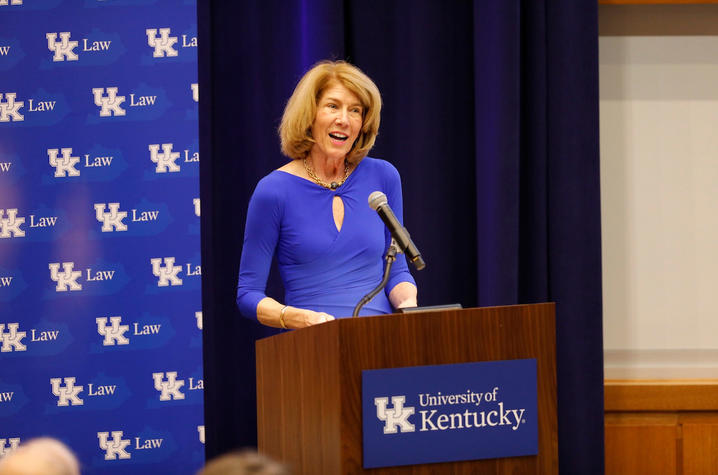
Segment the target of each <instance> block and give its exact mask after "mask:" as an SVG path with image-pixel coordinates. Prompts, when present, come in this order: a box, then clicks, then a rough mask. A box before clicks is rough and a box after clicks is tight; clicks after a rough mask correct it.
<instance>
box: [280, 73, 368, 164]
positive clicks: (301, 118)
mask: <svg viewBox="0 0 718 475" xmlns="http://www.w3.org/2000/svg"><path fill="white" fill-rule="evenodd" d="M333 83H339V84H341V85H342V86H344V87H346V88H347V89H348V90H349V91H351V92H352V93H353V94H354V95H356V96H357V98H358V99H359V102H361V105H362V128H361V130H360V131H359V136H358V137H357V139H356V141H355V142H354V144H352V148H351V150H350V152H349V154H348V155H347V160H349V161H350V162H355V161H359V160H360V159H362V158H364V157H365V156H366V155H367V153H369V150H371V148H372V147H373V146H374V141H375V140H376V136H377V134H378V133H379V122H380V119H381V95H380V94H379V88H377V87H376V84H374V81H372V80H371V79H370V78H369V76H367V75H366V74H364V73H363V72H362V71H361V70H360V69H359V68H357V67H356V66H354V65H352V64H349V63H347V62H345V61H321V62H319V63H317V64H315V65H314V66H313V67H312V68H311V69H310V70H309V71H307V72H306V73H305V74H304V76H303V77H302V79H301V80H300V81H299V83H298V84H297V87H296V88H294V92H293V93H292V96H291V97H290V98H289V101H287V106H286V107H285V108H284V115H283V116H282V123H281V124H280V125H279V138H280V139H281V142H282V153H283V154H284V155H286V156H287V157H289V158H293V159H300V158H305V157H306V156H307V155H308V154H309V151H310V150H311V149H312V146H314V144H315V143H316V141H315V140H314V138H313V137H312V124H313V123H314V118H315V116H316V114H317V103H318V102H319V99H320V98H321V96H322V93H323V92H324V91H325V90H326V89H327V87H329V86H330V85H332V84H333Z"/></svg>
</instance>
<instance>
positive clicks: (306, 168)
mask: <svg viewBox="0 0 718 475" xmlns="http://www.w3.org/2000/svg"><path fill="white" fill-rule="evenodd" d="M380 113H381V96H380V95H379V90H378V89H377V87H376V85H375V84H374V83H373V82H372V80H371V79H369V77H367V76H366V75H365V74H364V73H363V72H361V71H360V70H359V69H358V68H357V67H355V66H352V65H350V64H348V63H346V62H343V61H337V62H329V61H325V62H321V63H318V64H317V65H315V66H314V67H313V68H312V69H310V70H309V71H308V72H307V73H306V74H305V75H304V77H303V78H302V79H301V80H300V81H299V84H297V87H296V88H295V90H294V93H293V94H292V97H291V98H290V99H289V101H288V103H287V106H286V108H285V110H284V116H283V117H282V123H281V125H280V127H279V135H280V138H281V142H282V153H284V154H285V155H286V156H288V157H289V158H291V159H292V161H290V162H289V163H287V164H286V165H284V166H283V167H281V168H279V169H277V170H275V171H273V172H272V173H270V174H269V175H267V176H266V177H264V178H263V179H262V180H260V182H259V183H258V184H257V187H256V189H255V190H254V194H253V195H252V198H251V200H250V203H249V209H248V211H247V225H246V228H245V236H244V247H243V250H242V260H241V263H240V271H239V284H238V289H237V305H238V306H239V308H240V310H241V311H242V314H243V315H245V316H246V317H249V318H256V319H257V320H259V322H260V323H263V324H265V325H269V326H272V327H280V328H303V327H306V326H309V325H314V324H317V323H323V322H326V321H328V320H333V319H334V318H335V317H346V316H351V314H352V311H353V309H354V306H355V305H356V303H357V302H358V301H359V299H361V297H362V296H364V295H365V294H367V293H368V292H369V291H371V290H372V289H373V288H374V287H376V286H377V285H378V284H379V282H380V281H381V278H382V274H383V265H384V262H383V256H384V254H385V252H386V250H387V248H388V245H389V243H390V241H391V236H390V234H389V232H388V231H387V230H386V229H385V227H384V224H383V223H382V221H381V219H380V218H379V216H378V215H377V214H376V212H374V211H373V210H372V209H371V208H370V207H369V205H368V204H367V198H368V197H369V194H371V193H372V192H373V191H381V192H383V193H384V194H386V196H387V198H388V201H389V205H390V206H391V207H392V209H393V210H394V211H395V212H396V213H397V217H398V219H400V220H401V219H402V216H401V215H402V206H401V203H402V198H401V182H400V178H399V174H398V172H397V171H396V169H395V168H394V167H393V166H392V165H390V164H389V163H387V162H385V161H383V160H377V159H373V158H369V157H367V156H366V155H367V153H368V152H369V150H370V149H371V147H372V146H373V145H374V140H375V139H376V135H377V133H378V131H379V119H380ZM275 254H276V257H277V261H278V264H279V270H280V274H281V277H282V281H283V282H284V288H285V292H286V294H285V303H284V304H282V303H279V302H277V301H276V300H274V299H272V298H270V297H267V296H266V295H265V293H264V292H265V287H266V282H267V275H268V273H269V267H270V264H271V261H272V257H273V256H274V255H275ZM411 306H416V284H415V282H414V279H413V278H412V276H411V274H410V273H409V271H408V269H407V265H406V259H404V258H400V259H397V261H396V262H395V263H394V266H393V268H392V273H391V277H390V279H389V283H388V284H387V286H386V289H385V292H384V293H380V294H378V295H377V296H375V297H374V298H373V299H372V301H370V302H369V303H368V304H366V305H365V306H364V307H363V309H362V314H363V315H376V314H381V313H391V312H392V311H393V308H400V307H411ZM392 307H393V308H392Z"/></svg>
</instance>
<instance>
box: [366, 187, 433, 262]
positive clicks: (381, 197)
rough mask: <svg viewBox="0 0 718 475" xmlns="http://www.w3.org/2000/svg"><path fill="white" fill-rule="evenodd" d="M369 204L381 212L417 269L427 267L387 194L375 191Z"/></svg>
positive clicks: (386, 223)
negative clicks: (392, 208) (397, 216)
mask: <svg viewBox="0 0 718 475" xmlns="http://www.w3.org/2000/svg"><path fill="white" fill-rule="evenodd" d="M369 206H370V207H371V209H373V210H374V211H376V212H377V213H379V217H380V218H381V220H382V221H384V224H385V225H386V227H387V228H389V231H390V232H391V237H393V238H394V240H395V241H396V243H397V244H398V245H399V248H400V249H401V250H402V251H403V252H404V253H406V255H407V257H408V258H409V260H410V261H411V262H412V263H414V266H415V267H416V270H421V269H423V268H424V267H426V264H425V263H424V260H423V259H422V258H421V253H420V252H419V250H418V249H417V248H416V246H415V245H414V243H413V242H412V241H411V237H409V231H407V230H406V228H405V227H404V226H402V225H401V223H400V222H399V220H398V219H396V216H395V215H394V212H393V211H392V210H391V207H390V206H389V203H388V202H387V200H386V195H385V194H384V193H382V192H381V191H375V192H373V193H372V194H371V195H369Z"/></svg>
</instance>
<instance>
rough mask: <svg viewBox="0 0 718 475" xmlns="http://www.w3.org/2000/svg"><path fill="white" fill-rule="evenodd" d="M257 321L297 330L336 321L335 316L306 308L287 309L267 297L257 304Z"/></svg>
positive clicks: (271, 325) (287, 307)
mask: <svg viewBox="0 0 718 475" xmlns="http://www.w3.org/2000/svg"><path fill="white" fill-rule="evenodd" d="M282 309H284V314H282ZM257 320H259V323H262V324H264V325H267V326H270V327H275V328H290V329H297V328H305V327H309V326H312V325H318V324H319V323H324V322H328V321H331V320H334V316H333V315H329V314H328V313H324V312H315V311H314V310H308V309H306V308H298V307H289V306H286V308H285V305H282V304H281V303H279V302H277V301H276V300H274V299H273V298H270V297H265V298H263V299H262V300H260V301H259V303H258V304H257Z"/></svg>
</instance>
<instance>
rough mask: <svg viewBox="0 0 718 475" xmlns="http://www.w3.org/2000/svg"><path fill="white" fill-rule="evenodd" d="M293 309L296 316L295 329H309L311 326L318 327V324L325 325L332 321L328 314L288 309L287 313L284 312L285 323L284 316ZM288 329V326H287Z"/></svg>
mask: <svg viewBox="0 0 718 475" xmlns="http://www.w3.org/2000/svg"><path fill="white" fill-rule="evenodd" d="M292 309H294V310H295V311H296V312H297V314H298V318H297V320H298V321H297V326H296V327H295V328H304V327H309V326H312V325H318V324H320V323H325V322H328V321H331V320H334V316H333V315H329V314H328V313H324V312H315V311H313V310H307V309H306V308H294V307H289V308H288V309H287V311H286V312H285V319H284V320H285V322H286V320H287V319H286V314H287V313H289V312H290V310H292ZM287 327H289V325H287Z"/></svg>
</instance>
